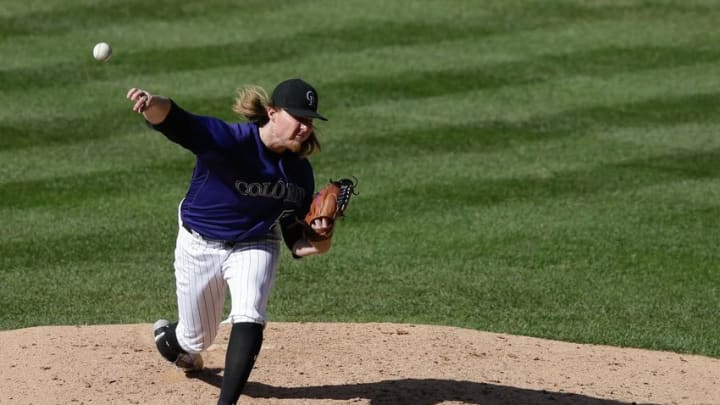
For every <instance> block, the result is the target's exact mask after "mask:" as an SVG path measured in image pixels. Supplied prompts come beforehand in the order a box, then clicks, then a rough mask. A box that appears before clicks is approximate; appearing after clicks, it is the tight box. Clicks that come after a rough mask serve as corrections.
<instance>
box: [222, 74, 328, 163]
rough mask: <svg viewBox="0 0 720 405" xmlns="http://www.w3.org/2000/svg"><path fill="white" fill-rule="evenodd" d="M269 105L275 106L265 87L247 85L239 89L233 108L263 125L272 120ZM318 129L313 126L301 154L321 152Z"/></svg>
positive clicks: (249, 119)
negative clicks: (269, 114) (269, 115)
mask: <svg viewBox="0 0 720 405" xmlns="http://www.w3.org/2000/svg"><path fill="white" fill-rule="evenodd" d="M268 107H274V106H273V105H272V101H270V97H268V94H267V92H266V91H265V89H263V88H262V87H260V86H255V85H247V86H244V87H241V88H240V89H238V91H237V96H236V97H235V104H233V107H232V110H233V111H234V112H236V113H238V114H240V115H242V116H243V117H245V119H247V120H248V121H251V122H254V123H256V124H258V126H260V127H263V126H265V124H267V123H268V121H269V120H270V118H269V117H268V112H267V108H268ZM316 131H317V130H316V129H315V128H313V132H312V134H310V136H309V137H308V139H306V140H305V142H303V144H302V150H301V151H300V155H302V156H310V155H311V154H312V153H314V152H315V151H317V152H319V151H320V150H321V147H320V141H319V140H318V138H317V135H316Z"/></svg>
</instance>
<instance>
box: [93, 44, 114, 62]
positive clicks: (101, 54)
mask: <svg viewBox="0 0 720 405" xmlns="http://www.w3.org/2000/svg"><path fill="white" fill-rule="evenodd" d="M111 56H112V48H111V47H110V44H108V43H107V42H98V43H97V45H95V48H93V57H94V58H95V59H97V60H99V61H100V62H107V61H108V59H110V57H111Z"/></svg>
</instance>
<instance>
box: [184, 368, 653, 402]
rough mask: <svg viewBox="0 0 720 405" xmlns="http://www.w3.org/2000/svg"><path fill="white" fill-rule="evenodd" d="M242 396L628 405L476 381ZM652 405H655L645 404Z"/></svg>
mask: <svg viewBox="0 0 720 405" xmlns="http://www.w3.org/2000/svg"><path fill="white" fill-rule="evenodd" d="M221 370H222V369H218V368H213V369H205V370H203V371H201V372H198V373H193V374H188V377H190V378H196V379H199V380H202V381H204V382H206V383H208V384H210V385H213V386H215V387H218V388H220V386H221V383H222V377H221V376H220V375H219V373H220V372H221ZM243 395H246V396H249V397H251V398H276V399H298V400H334V401H350V400H355V399H367V400H370V404H372V405H403V404H408V405H410V404H412V405H435V404H440V403H443V402H446V401H456V402H462V403H466V404H478V405H480V404H482V405H517V404H523V405H545V404H548V405H549V404H552V405H628V404H637V403H636V402H622V401H616V400H611V399H602V398H593V397H589V396H585V395H579V394H573V393H567V392H553V391H545V390H531V389H524V388H518V387H510V386H506V385H497V384H488V383H479V382H474V381H458V380H441V379H432V378H428V379H413V378H408V379H400V380H383V381H377V382H372V383H360V384H342V385H317V386H309V387H276V386H272V385H267V384H263V383H258V382H248V384H247V386H246V387H245V391H244V392H243ZM643 405H652V404H643Z"/></svg>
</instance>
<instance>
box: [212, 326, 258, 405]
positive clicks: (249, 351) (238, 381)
mask: <svg viewBox="0 0 720 405" xmlns="http://www.w3.org/2000/svg"><path fill="white" fill-rule="evenodd" d="M262 340H263V325H260V324H259V323H249V322H248V323H236V324H233V326H232V329H231V330H230V341H229V342H228V348H227V354H226V355H225V372H224V373H223V380H222V387H221V388H220V400H219V401H218V405H233V404H235V403H236V402H237V400H238V398H240V394H241V393H242V391H243V388H245V383H247V380H248V378H249V377H250V372H251V371H252V368H253V365H254V364H255V359H256V358H257V355H258V353H259V352H260V346H262Z"/></svg>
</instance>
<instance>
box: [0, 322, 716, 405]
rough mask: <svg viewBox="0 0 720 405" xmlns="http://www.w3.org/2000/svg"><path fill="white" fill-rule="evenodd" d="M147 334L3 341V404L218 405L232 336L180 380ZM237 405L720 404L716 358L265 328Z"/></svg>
mask: <svg viewBox="0 0 720 405" xmlns="http://www.w3.org/2000/svg"><path fill="white" fill-rule="evenodd" d="M151 329H152V327H151V325H150V324H141V325H109V326H64V327H37V328H29V329H21V330H13V331H2V332H0V350H2V353H1V355H2V356H1V358H2V365H0V404H170V403H178V404H214V403H215V402H216V401H217V394H218V391H219V386H220V382H221V378H222V369H223V364H224V355H225V347H226V345H227V341H228V334H229V327H228V325H223V327H222V328H221V332H220V336H219V337H218V339H217V341H216V344H215V345H213V346H212V347H211V348H210V349H209V350H208V351H207V352H206V353H204V358H205V369H204V370H203V371H202V372H199V373H197V374H188V375H186V374H185V373H183V372H182V371H180V370H178V369H176V368H175V367H174V366H172V365H170V364H168V363H166V362H164V361H163V360H162V359H161V358H160V356H159V355H158V354H157V353H156V351H155V346H154V343H153V339H152V336H151V335H152V333H151ZM250 378H251V382H250V383H249V384H248V386H247V388H246V390H245V393H244V394H243V397H242V398H241V401H240V402H241V403H250V404H298V403H302V404H343V403H353V404H393V405H394V404H421V405H430V404H441V403H442V404H483V405H500V404H594V405H619V404H628V403H642V404H720V359H713V358H707V357H702V356H691V355H680V354H675V353H668V352H651V351H646V350H637V349H619V348H613V347H607V346H594V345H579V344H573V343H563V342H555V341H550V340H543V339H535V338H528V337H517V336H509V335H502V334H495V333H485V332H478V331H474V330H467V329H460V328H448V327H434V326H421V325H400V324H319V323H301V324H296V323H271V324H270V325H269V326H268V328H267V330H266V333H265V344H264V346H263V350H262V352H261V354H260V357H259V359H258V361H257V364H256V366H255V370H254V371H253V373H252V375H251V377H250Z"/></svg>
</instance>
